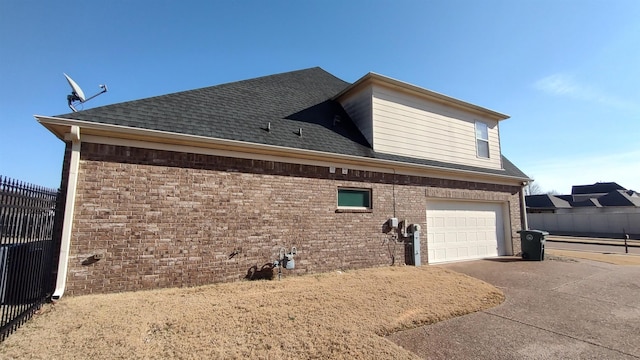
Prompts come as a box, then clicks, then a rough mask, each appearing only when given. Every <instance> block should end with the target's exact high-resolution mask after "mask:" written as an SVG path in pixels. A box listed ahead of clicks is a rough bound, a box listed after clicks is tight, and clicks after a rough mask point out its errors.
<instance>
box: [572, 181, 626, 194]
mask: <svg viewBox="0 0 640 360" xmlns="http://www.w3.org/2000/svg"><path fill="white" fill-rule="evenodd" d="M616 190H626V189H625V188H623V187H622V186H620V185H618V183H615V182H597V183H595V184H592V185H574V186H572V187H571V195H588V194H607V193H610V192H612V191H616Z"/></svg>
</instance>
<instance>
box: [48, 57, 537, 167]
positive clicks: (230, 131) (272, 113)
mask: <svg viewBox="0 0 640 360" xmlns="http://www.w3.org/2000/svg"><path fill="white" fill-rule="evenodd" d="M350 86H351V84H349V83H347V82H345V81H343V80H341V79H338V78H337V77H335V76H333V75H332V74H330V73H328V72H326V71H324V70H323V69H321V68H319V67H315V68H310V69H305V70H299V71H292V72H287V73H282V74H277V75H270V76H264V77H259V78H255V79H249V80H243V81H238V82H233V83H228V84H223V85H217V86H212V87H206V88H201V89H196V90H189V91H183V92H178V93H173V94H168V95H162V96H156V97H151V98H147V99H141V100H135V101H129V102H123V103H118V104H113V105H107V106H102V107H98V108H93V109H88V110H84V111H79V112H74V113H70V114H64V115H59V116H57V118H63V119H74V120H82V121H86V122H92V123H100V124H109V125H119V126H125V127H131V128H139V129H149V130H157V131H163V132H169V133H178V134H186V135H196V136H202V137H207V138H216V139H225V140H235V141H241V142H246V143H255V144H264V145H274V146H281V147H287V148H293V149H302V150H314V151H320V152H326V153H334V154H341V155H350V156H356V157H364V158H372V159H380V160H388V161H397V162H404V163H409V164H417V165H425V166H431V167H438V168H443V169H451V170H463V171H471V172H478V173H484V174H492V175H503V176H507V177H514V178H519V179H528V176H527V175H526V174H524V173H523V172H522V171H520V169H518V168H517V167H516V166H515V165H513V164H512V163H511V162H510V161H509V160H507V159H506V158H504V157H503V158H502V163H503V168H504V169H486V168H480V167H474V166H465V165H460V164H452V163H445V162H440V161H433V160H425V159H418V158H411V157H404V156H395V155H390V154H383V153H377V152H375V151H373V149H372V148H371V146H370V145H369V144H368V142H367V140H366V139H365V138H364V136H363V135H362V134H361V133H360V131H359V130H358V129H357V127H356V126H355V124H354V123H353V121H352V120H351V119H350V117H349V115H347V113H346V112H345V111H344V109H343V108H342V106H341V105H340V103H338V102H337V101H336V100H334V99H335V97H336V95H337V94H340V93H341V92H343V91H345V90H347V89H349V87H350ZM433 94H436V93H433ZM433 96H436V95H433ZM438 96H441V97H444V95H438ZM450 100H451V101H453V102H455V103H456V104H457V105H458V106H469V107H474V106H475V105H471V104H467V103H464V102H462V101H460V100H455V99H453V98H450ZM465 104H466V105H465ZM475 107H476V108H477V109H483V108H480V107H477V106H475ZM484 110H485V111H491V110H487V109H484ZM495 116H503V115H502V114H499V113H495ZM504 116H506V115H504ZM268 128H269V129H270V130H267V129H268ZM300 129H302V136H300V135H299V131H300Z"/></svg>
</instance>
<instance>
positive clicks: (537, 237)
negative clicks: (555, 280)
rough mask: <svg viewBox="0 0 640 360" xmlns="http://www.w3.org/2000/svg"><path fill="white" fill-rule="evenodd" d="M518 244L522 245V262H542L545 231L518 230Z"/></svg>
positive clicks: (546, 233)
mask: <svg viewBox="0 0 640 360" xmlns="http://www.w3.org/2000/svg"><path fill="white" fill-rule="evenodd" d="M518 233H520V244H521V245H522V258H523V259H524V260H535V261H542V260H544V243H545V241H546V236H547V235H549V233H548V232H546V231H541V230H520V231H518Z"/></svg>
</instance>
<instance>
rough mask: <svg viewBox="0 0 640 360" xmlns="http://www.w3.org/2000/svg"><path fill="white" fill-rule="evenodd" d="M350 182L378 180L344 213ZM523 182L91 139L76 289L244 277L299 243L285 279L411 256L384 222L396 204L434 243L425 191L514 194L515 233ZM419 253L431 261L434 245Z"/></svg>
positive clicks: (76, 233)
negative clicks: (367, 202) (361, 204)
mask: <svg viewBox="0 0 640 360" xmlns="http://www.w3.org/2000/svg"><path fill="white" fill-rule="evenodd" d="M340 186H345V187H357V188H370V189H371V191H372V210H371V211H368V212H338V211H336V202H337V200H336V198H337V188H338V187H340ZM519 190H520V189H519V188H518V187H510V186H501V185H491V184H480V183H474V182H465V181H452V180H443V179H436V178H424V177H415V176H396V175H394V174H386V173H376V172H369V171H354V170H350V171H349V173H348V174H347V175H342V173H341V171H340V170H338V171H336V172H335V173H334V174H331V173H329V170H328V168H327V167H319V166H308V165H296V164H286V163H279V162H273V161H262V160H247V159H235V158H227V157H218V156H209V155H199V154H189V153H178V152H171V151H158V150H148V149H140V148H133V147H123V146H112V145H100V144H91V143H84V144H83V145H82V150H81V163H80V170H79V176H78V189H77V197H76V201H77V203H76V209H75V218H74V228H73V235H72V240H71V254H70V260H69V273H68V280H67V293H68V294H71V295H78V294H87V293H102V292H115V291H125V290H140V289H150V288H158V287H175V286H194V285H202V284H209V283H214V282H228V281H236V280H239V279H243V278H245V277H246V276H247V274H253V271H255V270H256V269H257V270H260V269H262V268H263V267H264V266H266V265H268V264H271V263H272V262H273V261H274V260H275V259H276V258H277V255H278V252H279V250H280V249H281V248H283V247H284V248H286V249H287V250H288V249H290V248H291V247H292V246H296V247H297V249H298V255H297V256H296V270H293V271H289V270H283V273H284V275H285V276H289V275H290V274H292V273H295V274H302V273H317V272H323V271H331V270H336V269H354V268H363V267H374V266H384V265H390V264H402V263H405V262H408V260H409V259H408V258H407V257H408V256H410V254H411V252H410V251H406V250H407V249H406V247H405V245H404V244H403V243H395V242H393V241H390V236H389V234H388V233H385V231H386V229H385V227H384V224H385V222H386V221H387V219H388V218H390V217H393V216H394V211H395V216H396V217H398V218H400V219H407V220H408V221H409V222H410V223H419V224H422V225H423V230H422V232H423V239H426V237H425V235H424V234H426V230H425V229H424V223H425V222H426V214H425V208H426V201H427V198H434V197H436V198H459V199H462V198H472V199H484V200H498V201H503V202H508V204H509V206H510V212H511V213H510V216H511V224H512V227H514V229H513V231H514V233H513V234H512V236H516V237H517V234H515V231H517V230H518V229H519V224H520V215H519V214H520V212H519V204H518V201H519V200H518V199H519V198H518V193H517V191H519ZM515 243H516V242H514V244H515ZM518 251H519V249H518ZM421 253H422V259H423V262H426V253H427V251H426V241H422V249H421ZM96 254H97V255H98V257H99V258H100V259H99V260H97V261H95V259H92V256H93V255H96ZM266 268H267V271H266V273H268V274H270V273H271V270H270V269H269V267H268V266H267V267H266ZM258 274H260V273H258Z"/></svg>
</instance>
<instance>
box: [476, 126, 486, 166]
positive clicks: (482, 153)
mask: <svg viewBox="0 0 640 360" xmlns="http://www.w3.org/2000/svg"><path fill="white" fill-rule="evenodd" d="M476 152H477V154H478V157H481V158H485V159H488V158H489V127H488V126H487V124H485V123H483V122H480V121H476Z"/></svg>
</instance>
